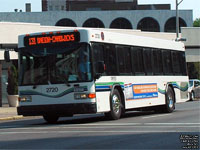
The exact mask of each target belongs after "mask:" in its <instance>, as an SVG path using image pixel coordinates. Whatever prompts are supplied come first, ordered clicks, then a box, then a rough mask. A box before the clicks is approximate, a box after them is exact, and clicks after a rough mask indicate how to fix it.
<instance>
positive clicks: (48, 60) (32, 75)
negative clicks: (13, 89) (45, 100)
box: [19, 43, 92, 85]
mask: <svg viewBox="0 0 200 150" xmlns="http://www.w3.org/2000/svg"><path fill="white" fill-rule="evenodd" d="M19 52H20V66H21V67H20V82H19V83H20V85H42V84H64V83H67V84H68V83H70V82H87V81H91V80H92V73H91V61H90V60H91V59H90V48H89V44H86V43H79V44H77V43H76V44H70V45H66V46H65V47H59V48H58V47H57V48H56V47H48V48H34V49H20V50H19Z"/></svg>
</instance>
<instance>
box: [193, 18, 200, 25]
mask: <svg viewBox="0 0 200 150" xmlns="http://www.w3.org/2000/svg"><path fill="white" fill-rule="evenodd" d="M193 26H194V27H200V18H197V19H196V20H195V21H194V23H193Z"/></svg>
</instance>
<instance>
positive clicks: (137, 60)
mask: <svg viewBox="0 0 200 150" xmlns="http://www.w3.org/2000/svg"><path fill="white" fill-rule="evenodd" d="M131 61H132V70H133V72H134V73H135V75H145V72H144V62H143V49H142V48H139V47H132V48H131Z"/></svg>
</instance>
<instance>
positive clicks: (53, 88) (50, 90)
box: [46, 87, 58, 93]
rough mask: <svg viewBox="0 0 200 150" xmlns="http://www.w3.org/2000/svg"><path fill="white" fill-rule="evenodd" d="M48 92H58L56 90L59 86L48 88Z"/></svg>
mask: <svg viewBox="0 0 200 150" xmlns="http://www.w3.org/2000/svg"><path fill="white" fill-rule="evenodd" d="M46 92H47V93H56V92H58V88H57V87H51V88H46Z"/></svg>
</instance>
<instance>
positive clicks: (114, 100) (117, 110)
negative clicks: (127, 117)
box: [107, 89, 122, 120]
mask: <svg viewBox="0 0 200 150" xmlns="http://www.w3.org/2000/svg"><path fill="white" fill-rule="evenodd" d="M121 113H122V104H121V96H120V94H119V92H118V90H117V89H114V91H113V93H112V95H111V97H110V112H109V113H108V114H107V116H108V117H109V118H110V119H112V120H117V119H119V118H120V117H121Z"/></svg>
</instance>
